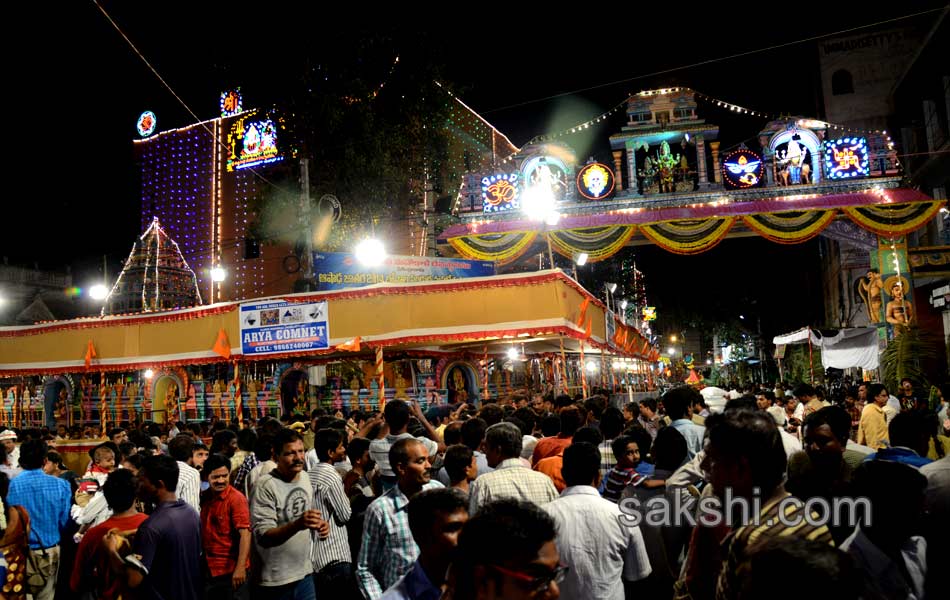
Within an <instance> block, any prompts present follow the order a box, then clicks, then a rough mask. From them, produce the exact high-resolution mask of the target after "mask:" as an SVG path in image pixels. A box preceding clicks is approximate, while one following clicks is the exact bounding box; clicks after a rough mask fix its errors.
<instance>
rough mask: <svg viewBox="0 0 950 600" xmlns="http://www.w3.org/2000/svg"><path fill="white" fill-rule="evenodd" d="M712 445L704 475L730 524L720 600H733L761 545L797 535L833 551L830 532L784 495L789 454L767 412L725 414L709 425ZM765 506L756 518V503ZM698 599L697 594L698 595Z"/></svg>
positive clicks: (718, 592) (708, 420) (801, 506)
mask: <svg viewBox="0 0 950 600" xmlns="http://www.w3.org/2000/svg"><path fill="white" fill-rule="evenodd" d="M706 423H707V426H708V427H709V443H708V444H707V446H706V458H705V459H704V460H703V463H702V467H703V470H704V471H705V472H706V473H707V474H708V477H707V479H708V480H709V483H710V485H712V487H713V491H714V493H715V494H716V495H717V496H718V497H719V499H720V500H722V501H723V507H722V510H723V513H724V516H725V519H726V523H727V524H731V525H732V528H733V529H732V533H730V534H729V535H728V536H727V537H726V539H725V540H724V541H723V548H726V558H725V560H724V561H723V565H722V569H721V571H720V574H719V581H718V582H717V585H716V598H719V599H723V598H733V597H735V595H734V592H735V590H736V589H737V587H738V580H737V571H738V566H739V565H740V564H741V563H742V562H743V561H744V560H745V559H746V551H747V549H748V548H749V547H751V546H752V545H753V544H755V543H756V542H758V541H761V540H765V539H769V538H777V537H787V536H795V537H800V538H804V539H808V540H813V541H817V542H821V543H824V544H828V545H831V546H833V545H834V541H833V540H832V538H831V532H830V531H829V530H828V528H827V527H826V526H825V525H819V524H818V523H817V522H816V517H817V515H814V514H812V515H808V514H807V513H805V511H804V505H803V503H802V502H801V501H800V500H799V499H797V498H795V497H794V496H792V495H791V494H789V493H788V492H786V491H785V486H784V484H783V480H784V478H785V468H786V461H787V459H786V455H785V447H784V446H783V444H782V438H781V437H780V435H779V432H778V428H777V427H776V425H775V421H774V420H773V419H772V418H771V417H770V416H769V415H768V414H766V413H763V412H762V411H748V410H737V411H726V412H724V413H721V414H717V415H713V416H711V417H710V418H709V419H707V421H706ZM756 500H758V501H759V502H760V503H761V509H760V510H759V511H758V512H757V513H756V512H755V509H756V508H757V506H756V504H755V501H756ZM695 595H696V594H694V596H695Z"/></svg>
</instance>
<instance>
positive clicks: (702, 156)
mask: <svg viewBox="0 0 950 600" xmlns="http://www.w3.org/2000/svg"><path fill="white" fill-rule="evenodd" d="M696 174H697V175H698V176H699V189H701V190H702V189H706V188H708V187H709V180H708V178H707V175H706V140H704V139H703V134H701V133H700V134H697V135H696Z"/></svg>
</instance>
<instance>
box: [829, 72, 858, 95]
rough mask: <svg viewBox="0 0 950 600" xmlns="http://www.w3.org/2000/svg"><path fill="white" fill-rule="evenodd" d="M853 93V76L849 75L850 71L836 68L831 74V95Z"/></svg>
mask: <svg viewBox="0 0 950 600" xmlns="http://www.w3.org/2000/svg"><path fill="white" fill-rule="evenodd" d="M853 93H854V78H853V77H851V71H848V70H847V69H838V70H837V71H835V72H834V73H832V74H831V95H832V96H842V95H844V94H853Z"/></svg>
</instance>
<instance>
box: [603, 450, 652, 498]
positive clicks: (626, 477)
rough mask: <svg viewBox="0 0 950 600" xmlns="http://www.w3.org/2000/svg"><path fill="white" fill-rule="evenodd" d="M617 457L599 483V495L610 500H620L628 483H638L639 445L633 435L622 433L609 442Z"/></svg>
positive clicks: (640, 477) (639, 478) (639, 477)
mask: <svg viewBox="0 0 950 600" xmlns="http://www.w3.org/2000/svg"><path fill="white" fill-rule="evenodd" d="M610 447H611V449H613V451H614V456H615V457H616V459H617V464H616V465H614V468H613V469H611V470H610V471H609V472H608V474H607V478H606V479H604V482H603V483H602V484H601V488H602V489H601V495H602V496H603V497H604V498H605V499H607V500H610V501H611V502H614V503H617V502H620V496H621V495H622V494H623V491H624V489H626V487H627V486H628V485H639V484H640V483H641V482H642V481H643V475H641V474H640V473H637V471H636V468H637V465H638V464H640V446H639V445H638V444H637V440H635V439H634V438H633V437H630V436H626V435H622V436H620V437H618V438H616V439H615V440H614V441H613V442H611V444H610Z"/></svg>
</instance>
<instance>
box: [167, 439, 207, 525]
mask: <svg viewBox="0 0 950 600" xmlns="http://www.w3.org/2000/svg"><path fill="white" fill-rule="evenodd" d="M194 449H195V440H193V439H192V438H191V437H189V436H187V435H176V436H175V437H173V438H172V439H171V441H170V442H168V453H169V454H170V455H171V457H172V458H174V459H175V462H177V463H178V487H177V488H176V489H175V496H176V497H178V498H180V499H181V500H184V501H185V502H186V503H187V504H188V506H190V507H192V508H193V509H195V512H200V511H201V496H200V494H201V474H200V473H199V472H198V469H196V468H194V467H192V466H191V465H189V464H188V461H189V460H191V458H192V455H193V454H194Z"/></svg>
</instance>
